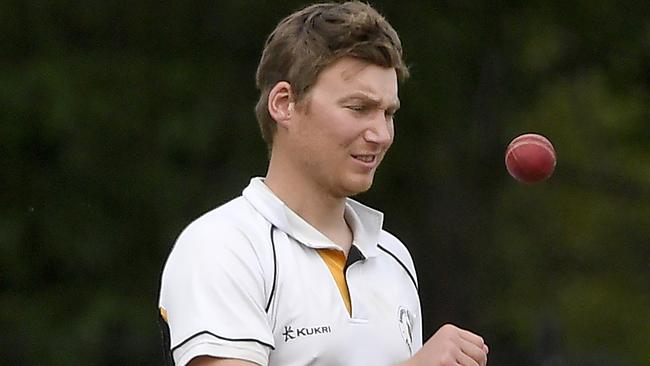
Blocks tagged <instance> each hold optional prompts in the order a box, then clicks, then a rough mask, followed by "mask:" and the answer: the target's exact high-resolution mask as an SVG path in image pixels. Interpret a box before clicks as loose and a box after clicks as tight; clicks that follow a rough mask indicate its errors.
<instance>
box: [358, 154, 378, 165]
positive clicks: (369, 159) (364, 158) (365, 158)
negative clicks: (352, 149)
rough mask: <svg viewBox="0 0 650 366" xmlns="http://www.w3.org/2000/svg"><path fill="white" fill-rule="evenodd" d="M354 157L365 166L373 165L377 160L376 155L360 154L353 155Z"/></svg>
mask: <svg viewBox="0 0 650 366" xmlns="http://www.w3.org/2000/svg"><path fill="white" fill-rule="evenodd" d="M352 157H353V158H355V159H356V160H359V161H361V162H363V163H365V164H372V163H374V162H375V161H376V160H377V155H375V154H359V155H352Z"/></svg>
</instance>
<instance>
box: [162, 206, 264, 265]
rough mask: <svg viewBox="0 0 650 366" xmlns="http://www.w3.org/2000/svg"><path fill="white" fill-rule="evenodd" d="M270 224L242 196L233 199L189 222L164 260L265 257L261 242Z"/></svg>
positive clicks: (182, 260)
mask: <svg viewBox="0 0 650 366" xmlns="http://www.w3.org/2000/svg"><path fill="white" fill-rule="evenodd" d="M269 230H270V223H269V222H268V221H267V220H266V219H264V217H262V216H261V215H260V214H259V213H258V212H257V211H256V210H255V208H254V207H252V206H251V205H250V203H249V202H248V201H247V200H246V199H244V198H243V197H241V196H240V197H237V198H235V199H233V200H231V201H229V202H227V203H225V204H223V205H221V206H219V207H217V208H215V209H213V210H211V211H209V212H206V213H205V214H203V215H201V216H200V217H198V218H197V219H195V220H194V221H192V222H191V223H190V224H189V225H188V226H187V227H185V229H184V230H183V231H182V232H181V234H180V235H179V236H178V238H177V240H176V242H175V244H174V247H173V248H172V251H171V253H170V256H169V258H168V264H169V262H170V261H181V262H185V261H186V260H188V259H191V260H200V258H201V257H203V258H207V257H209V258H212V259H216V260H219V259H223V260H228V259H232V256H233V255H235V256H248V257H250V259H253V258H254V257H258V258H259V257H260V256H263V255H266V253H265V251H266V249H265V246H264V245H262V244H261V243H263V242H265V240H264V239H266V238H267V237H268V235H269V234H268V232H269Z"/></svg>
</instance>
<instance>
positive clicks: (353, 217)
mask: <svg viewBox="0 0 650 366" xmlns="http://www.w3.org/2000/svg"><path fill="white" fill-rule="evenodd" d="M242 195H243V196H244V198H246V200H247V201H248V202H250V204H251V205H252V206H253V207H254V208H255V209H256V210H257V211H258V212H259V213H260V214H262V216H264V217H265V218H266V219H267V220H268V221H269V222H271V223H272V224H273V225H275V226H276V227H277V228H278V229H280V230H281V231H284V232H285V233H287V234H288V235H289V236H291V237H292V238H294V239H295V240H296V241H298V242H300V243H301V244H303V245H305V246H308V247H310V248H315V249H321V248H332V249H336V248H339V247H338V245H336V244H335V243H334V242H332V241H331V240H330V239H328V238H327V237H326V236H325V235H323V234H322V233H321V232H320V231H318V230H317V229H316V228H314V227H313V226H312V225H311V224H309V223H308V222H306V221H305V220H304V219H303V218H302V217H300V216H299V215H298V214H297V213H295V212H294V211H293V210H291V209H290V208H289V207H288V206H287V205H285V204H284V202H282V200H280V199H279V198H278V197H277V196H276V195H275V194H274V193H273V191H271V189H270V188H269V187H268V186H267V185H266V184H264V178H261V177H255V178H252V179H251V181H250V184H249V185H248V187H246V188H245V189H244V191H243V193H242ZM344 217H345V221H346V222H347V223H348V225H349V226H350V229H351V230H352V233H353V238H354V239H353V242H352V243H353V244H354V245H355V246H356V247H357V248H359V250H360V251H361V252H362V253H363V255H364V256H365V257H366V258H367V257H374V256H376V255H377V254H378V250H377V243H378V241H379V234H380V233H381V229H382V224H383V221H384V215H383V214H382V213H381V212H379V211H377V210H374V209H372V208H370V207H367V206H365V205H363V204H361V203H359V202H357V201H355V200H353V199H350V198H348V199H347V200H346V203H345V213H344Z"/></svg>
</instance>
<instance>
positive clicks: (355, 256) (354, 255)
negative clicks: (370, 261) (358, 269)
mask: <svg viewBox="0 0 650 366" xmlns="http://www.w3.org/2000/svg"><path fill="white" fill-rule="evenodd" d="M363 260H366V256H365V255H363V253H361V251H360V250H359V248H357V247H356V246H355V245H352V246H351V247H350V251H349V252H348V258H347V259H346V260H345V268H344V269H343V271H345V270H347V269H348V267H350V266H351V265H353V264H354V263H356V262H358V261H363Z"/></svg>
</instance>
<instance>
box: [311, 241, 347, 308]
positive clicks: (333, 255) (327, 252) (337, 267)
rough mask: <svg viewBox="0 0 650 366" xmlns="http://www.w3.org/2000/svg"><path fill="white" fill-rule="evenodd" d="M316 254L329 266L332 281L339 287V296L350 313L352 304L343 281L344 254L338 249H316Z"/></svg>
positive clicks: (345, 283)
mask: <svg viewBox="0 0 650 366" xmlns="http://www.w3.org/2000/svg"><path fill="white" fill-rule="evenodd" d="M317 251H318V254H319V255H320V256H321V258H323V261H324V262H325V264H327V268H329V270H330V272H331V273H332V277H334V281H335V282H336V285H337V286H338V288H339V292H340V293H341V298H342V299H343V303H344V304H345V308H346V309H347V310H348V314H352V309H351V308H352V305H351V304H350V291H349V290H348V284H347V282H346V281H345V273H343V270H344V269H345V261H346V259H345V254H343V252H341V251H340V250H336V249H318V250H317Z"/></svg>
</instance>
